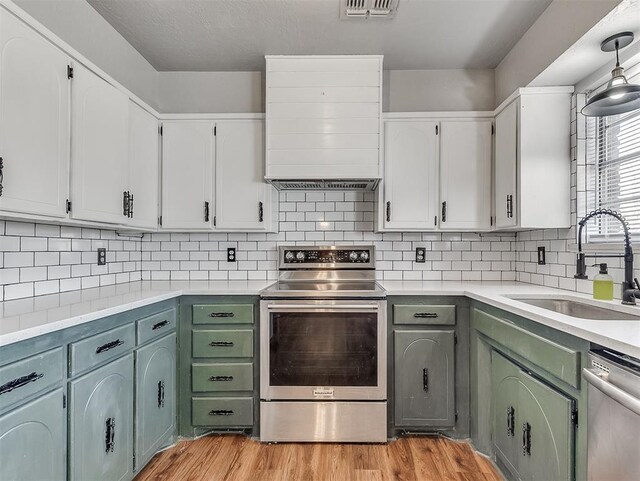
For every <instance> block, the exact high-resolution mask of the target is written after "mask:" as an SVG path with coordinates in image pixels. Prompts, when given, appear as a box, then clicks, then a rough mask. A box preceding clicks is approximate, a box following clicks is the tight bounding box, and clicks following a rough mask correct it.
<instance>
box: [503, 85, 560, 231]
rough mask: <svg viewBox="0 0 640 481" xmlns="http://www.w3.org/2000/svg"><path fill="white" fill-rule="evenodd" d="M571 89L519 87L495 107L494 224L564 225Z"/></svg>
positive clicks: (518, 226)
mask: <svg viewBox="0 0 640 481" xmlns="http://www.w3.org/2000/svg"><path fill="white" fill-rule="evenodd" d="M572 92H573V87H540V88H522V89H519V90H517V91H516V92H515V93H514V94H513V95H512V96H511V97H509V98H508V99H507V100H505V102H503V104H502V105H501V106H500V107H498V109H497V110H496V113H497V117H496V141H495V142H496V146H495V150H496V156H495V168H494V172H495V174H494V175H495V177H494V179H495V190H494V192H495V214H496V228H497V229H514V230H515V229H545V228H566V227H569V226H570V224H571V215H570V212H571V209H570V186H571V181H570V164H571V159H570V152H569V145H570V144H569V138H570V108H571V93H572Z"/></svg>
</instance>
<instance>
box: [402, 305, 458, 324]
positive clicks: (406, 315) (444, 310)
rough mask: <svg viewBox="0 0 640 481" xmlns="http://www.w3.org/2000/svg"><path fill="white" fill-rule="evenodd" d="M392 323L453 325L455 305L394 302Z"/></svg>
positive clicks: (454, 321)
mask: <svg viewBox="0 0 640 481" xmlns="http://www.w3.org/2000/svg"><path fill="white" fill-rule="evenodd" d="M393 323H394V324H433V325H447V326H453V325H454V324H455V323H456V306H431V305H426V304H425V305H409V306H405V305H399V304H395V305H394V306H393Z"/></svg>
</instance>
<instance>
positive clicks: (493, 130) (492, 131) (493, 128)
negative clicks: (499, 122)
mask: <svg viewBox="0 0 640 481" xmlns="http://www.w3.org/2000/svg"><path fill="white" fill-rule="evenodd" d="M495 133H496V127H495V125H493V124H491V135H494V134H495Z"/></svg>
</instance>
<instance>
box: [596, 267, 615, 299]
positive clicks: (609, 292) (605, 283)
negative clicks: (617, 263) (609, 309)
mask: <svg viewBox="0 0 640 481" xmlns="http://www.w3.org/2000/svg"><path fill="white" fill-rule="evenodd" d="M594 265H596V266H597V265H599V266H600V272H599V273H598V275H596V276H595V277H594V278H593V298H594V299H599V300H601V301H611V300H613V277H611V276H610V275H609V271H608V270H607V264H605V263H602V264H594Z"/></svg>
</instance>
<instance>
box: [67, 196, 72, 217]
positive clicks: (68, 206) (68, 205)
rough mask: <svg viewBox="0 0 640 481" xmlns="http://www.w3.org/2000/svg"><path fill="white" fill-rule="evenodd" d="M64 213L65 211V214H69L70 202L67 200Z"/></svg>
mask: <svg viewBox="0 0 640 481" xmlns="http://www.w3.org/2000/svg"><path fill="white" fill-rule="evenodd" d="M66 211H67V214H68V213H69V212H71V201H70V200H69V199H67V206H66Z"/></svg>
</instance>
